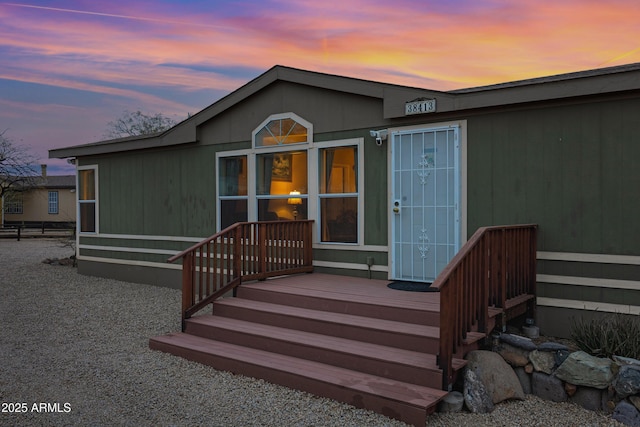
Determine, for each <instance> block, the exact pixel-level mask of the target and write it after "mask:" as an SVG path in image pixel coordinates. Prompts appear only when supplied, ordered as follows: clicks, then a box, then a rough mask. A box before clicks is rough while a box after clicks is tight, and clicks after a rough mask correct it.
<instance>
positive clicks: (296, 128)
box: [252, 113, 313, 148]
mask: <svg viewBox="0 0 640 427" xmlns="http://www.w3.org/2000/svg"><path fill="white" fill-rule="evenodd" d="M252 136H253V146H254V147H256V148H259V147H273V146H278V145H285V144H306V143H309V142H311V138H312V136H313V129H312V125H311V123H309V122H307V121H306V120H304V119H303V118H301V117H298V116H297V115H295V114H293V113H284V114H274V115H272V116H270V117H269V118H268V119H267V120H265V121H264V122H262V123H261V124H260V125H259V126H258V127H257V128H256V130H254V131H253V134H252Z"/></svg>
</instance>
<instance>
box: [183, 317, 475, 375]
mask: <svg viewBox="0 0 640 427" xmlns="http://www.w3.org/2000/svg"><path fill="white" fill-rule="evenodd" d="M187 323H193V324H201V325H206V326H211V327H215V328H226V329H228V330H232V331H234V332H240V331H241V332H242V333H245V334H249V335H256V336H259V337H270V338H272V339H277V340H283V341H288V342H295V343H298V344H301V345H306V346H309V347H320V348H329V349H332V350H334V351H339V352H342V353H348V354H355V355H360V356H362V357H368V358H371V359H379V360H384V361H389V360H392V361H394V362H395V363H397V364H405V365H409V366H416V367H420V368H424V369H439V368H438V367H437V365H436V356H435V355H434V354H429V353H422V352H417V351H411V350H405V349H398V348H393V347H388V346H384V345H380V344H373V343H368V342H363V341H355V340H351V339H348V338H340V337H334V336H329V335H322V334H318V333H313V332H306V331H298V330H294V329H287V328H281V327H277V326H271V325H262V324H258V323H253V322H248V321H244V320H237V319H232V318H225V317H222V316H212V315H203V316H197V317H192V318H190V319H188V320H187ZM465 363H466V362H465V361H464V360H460V359H454V361H453V367H454V369H459V368H461V367H462V366H464V365H465Z"/></svg>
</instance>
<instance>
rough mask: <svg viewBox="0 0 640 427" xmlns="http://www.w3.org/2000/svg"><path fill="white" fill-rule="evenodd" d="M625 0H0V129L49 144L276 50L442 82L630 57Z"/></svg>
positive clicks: (635, 51)
mask: <svg viewBox="0 0 640 427" xmlns="http://www.w3.org/2000/svg"><path fill="white" fill-rule="evenodd" d="M638 40H640V2H638V1H637V0H610V1H608V2H606V4H605V3H604V2H601V1H598V2H596V1H590V0H570V1H563V0H553V1H550V0H539V1H536V2H523V1H519V0H476V1H472V0H457V1H447V2H443V1H418V0H396V1H394V2H388V1H378V0H351V1H344V0H343V1H336V0H325V1H323V2H302V1H291V0H268V1H262V0H261V1H255V0H251V1H249V0H245V1H204V0H191V1H190V0H180V1H169V0H165V1H149V0H147V1H135V2H133V1H126V2H125V1H121V0H114V1H110V2H94V1H89V0H86V1H70V0H66V1H31V2H27V3H10V2H1V1H0V58H1V59H0V60H1V65H2V66H1V67H0V131H6V132H5V136H8V137H10V138H11V139H13V140H14V142H16V143H19V144H22V145H25V146H27V147H29V149H30V150H31V151H32V153H33V154H34V155H35V156H37V157H38V158H39V159H40V162H41V163H47V164H48V165H49V171H50V172H49V173H54V174H60V173H69V172H72V168H71V167H70V166H69V165H68V164H67V163H66V162H65V161H64V160H56V159H48V154H47V150H49V149H52V148H61V147H66V146H71V145H78V144H84V143H89V142H95V141H99V140H101V139H103V136H104V134H105V132H106V129H107V124H108V122H110V121H112V120H114V119H116V118H117V117H119V116H120V115H121V114H122V113H123V112H124V111H125V110H129V111H136V110H141V111H143V112H145V113H147V114H155V113H162V114H164V115H166V116H168V117H171V118H173V119H175V120H177V121H180V120H182V119H184V118H186V117H187V115H188V114H189V113H195V112H197V111H199V110H201V109H202V108H204V107H206V106H207V105H210V104H212V103H213V102H215V101H216V100H218V99H219V98H220V97H222V96H224V95H226V94H228V93H229V92H231V91H233V90H235V89H237V88H238V87H240V86H242V85H243V84H244V83H246V82H248V81H249V80H251V79H253V78H255V77H257V76H258V75H260V74H261V73H263V72H264V71H266V70H268V69H269V68H271V67H272V66H274V65H276V64H281V65H287V66H291V67H297V68H303V69H308V70H312V71H319V72H325V73H334V74H340V75H346V76H350V77H357V78H363V79H370V80H378V81H384V82H390V83H396V84H405V85H410V86H418V87H424V88H429V89H437V90H448V89H457V88H463V87H472V86H479V85H485V84H493V83H500V82H506V81H513V80H519V79H525V78H531V77H539V76H546V75H553V74H559V73H565V72H572V71H580V70H588V69H594V68H601V67H606V66H614V65H621V64H628V63H634V62H640V42H639V41H638Z"/></svg>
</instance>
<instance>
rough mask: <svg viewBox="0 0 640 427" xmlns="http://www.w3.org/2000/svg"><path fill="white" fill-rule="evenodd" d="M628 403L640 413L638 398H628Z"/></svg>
mask: <svg viewBox="0 0 640 427" xmlns="http://www.w3.org/2000/svg"><path fill="white" fill-rule="evenodd" d="M629 402H631V403H632V404H633V406H635V407H636V409H637V410H639V411H640V396H629Z"/></svg>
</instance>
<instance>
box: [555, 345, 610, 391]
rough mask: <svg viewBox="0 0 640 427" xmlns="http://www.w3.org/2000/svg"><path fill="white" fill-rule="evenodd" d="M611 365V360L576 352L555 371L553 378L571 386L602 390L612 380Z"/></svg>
mask: <svg viewBox="0 0 640 427" xmlns="http://www.w3.org/2000/svg"><path fill="white" fill-rule="evenodd" d="M612 363H613V362H612V361H611V359H602V358H598V357H595V356H591V355H589V354H587V353H585V352H584V351H576V352H575V353H571V354H570V355H569V357H567V360H565V361H564V362H563V363H562V365H560V366H559V367H558V369H556V371H555V376H557V377H558V378H559V379H561V380H563V381H566V382H569V383H571V384H575V385H582V386H587V387H594V388H599V389H604V388H607V387H608V386H609V384H611V381H612V380H613V373H612V371H611V364H612Z"/></svg>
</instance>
